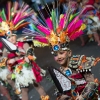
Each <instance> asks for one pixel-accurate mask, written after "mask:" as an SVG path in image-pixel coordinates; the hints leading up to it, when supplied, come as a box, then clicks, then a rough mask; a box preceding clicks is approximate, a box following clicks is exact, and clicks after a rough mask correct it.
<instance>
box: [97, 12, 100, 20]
mask: <svg viewBox="0 0 100 100" xmlns="http://www.w3.org/2000/svg"><path fill="white" fill-rule="evenodd" d="M96 15H97V17H98V18H99V20H100V12H97V14H96Z"/></svg>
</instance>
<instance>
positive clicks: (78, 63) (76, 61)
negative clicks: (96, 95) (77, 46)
mask: <svg viewBox="0 0 100 100" xmlns="http://www.w3.org/2000/svg"><path fill="white" fill-rule="evenodd" d="M95 61H96V59H95V58H94V57H92V56H91V57H86V56H85V55H76V56H73V57H72V58H71V60H70V63H69V67H71V68H74V69H76V70H77V71H80V72H84V71H86V72H87V71H91V67H92V66H94V64H95Z"/></svg>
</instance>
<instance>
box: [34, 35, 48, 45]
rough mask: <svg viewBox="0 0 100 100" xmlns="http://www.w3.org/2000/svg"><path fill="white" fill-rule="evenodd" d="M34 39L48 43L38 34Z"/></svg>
mask: <svg viewBox="0 0 100 100" xmlns="http://www.w3.org/2000/svg"><path fill="white" fill-rule="evenodd" d="M35 39H36V40H38V41H40V42H42V43H46V44H48V40H47V39H46V38H45V37H38V36H36V37H35Z"/></svg>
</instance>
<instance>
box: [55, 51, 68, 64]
mask: <svg viewBox="0 0 100 100" xmlns="http://www.w3.org/2000/svg"><path fill="white" fill-rule="evenodd" d="M69 56H70V55H69V51H63V50H61V51H57V52H56V53H55V54H54V59H55V61H56V62H57V63H58V64H60V65H65V64H67V58H68V57H69Z"/></svg>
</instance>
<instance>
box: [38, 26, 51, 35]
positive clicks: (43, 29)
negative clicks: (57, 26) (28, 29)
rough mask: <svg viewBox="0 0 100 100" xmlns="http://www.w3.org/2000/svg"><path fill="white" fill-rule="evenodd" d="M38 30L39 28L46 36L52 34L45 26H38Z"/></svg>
mask: <svg viewBox="0 0 100 100" xmlns="http://www.w3.org/2000/svg"><path fill="white" fill-rule="evenodd" d="M37 28H38V29H39V30H40V31H41V32H43V33H44V34H46V35H49V34H50V30H48V29H47V28H46V27H44V26H41V25H38V26H37Z"/></svg>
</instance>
